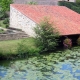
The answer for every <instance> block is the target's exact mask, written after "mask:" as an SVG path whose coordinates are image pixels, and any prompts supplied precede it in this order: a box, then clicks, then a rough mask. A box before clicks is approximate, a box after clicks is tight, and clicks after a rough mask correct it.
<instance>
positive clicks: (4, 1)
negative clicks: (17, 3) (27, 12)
mask: <svg viewBox="0 0 80 80" xmlns="http://www.w3.org/2000/svg"><path fill="white" fill-rule="evenodd" d="M11 3H12V0H1V3H0V5H1V8H2V11H4V12H6V11H9V10H10V4H11Z"/></svg>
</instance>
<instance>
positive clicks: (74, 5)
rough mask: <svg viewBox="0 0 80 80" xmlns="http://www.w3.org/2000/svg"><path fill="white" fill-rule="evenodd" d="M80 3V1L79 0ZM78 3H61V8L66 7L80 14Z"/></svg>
mask: <svg viewBox="0 0 80 80" xmlns="http://www.w3.org/2000/svg"><path fill="white" fill-rule="evenodd" d="M79 2H80V0H79ZM79 2H78V3H73V2H66V1H59V5H60V6H66V7H68V8H70V9H72V10H74V11H76V12H78V13H80V4H79Z"/></svg>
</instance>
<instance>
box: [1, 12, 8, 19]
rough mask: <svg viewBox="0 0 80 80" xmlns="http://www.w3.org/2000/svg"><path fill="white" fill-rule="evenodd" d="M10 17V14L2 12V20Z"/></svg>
mask: <svg viewBox="0 0 80 80" xmlns="http://www.w3.org/2000/svg"><path fill="white" fill-rule="evenodd" d="M8 17H9V16H8V14H6V13H5V12H4V11H0V20H3V19H5V18H8Z"/></svg>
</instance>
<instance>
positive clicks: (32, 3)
mask: <svg viewBox="0 0 80 80" xmlns="http://www.w3.org/2000/svg"><path fill="white" fill-rule="evenodd" d="M28 4H29V5H36V4H37V3H36V2H34V1H31V2H29V3H28Z"/></svg>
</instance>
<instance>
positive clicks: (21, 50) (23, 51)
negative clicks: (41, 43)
mask: <svg viewBox="0 0 80 80" xmlns="http://www.w3.org/2000/svg"><path fill="white" fill-rule="evenodd" d="M24 42H25V41H21V42H20V43H18V48H17V53H18V57H19V58H24V57H26V56H28V49H27V46H26V45H25V44H24Z"/></svg>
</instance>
